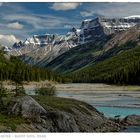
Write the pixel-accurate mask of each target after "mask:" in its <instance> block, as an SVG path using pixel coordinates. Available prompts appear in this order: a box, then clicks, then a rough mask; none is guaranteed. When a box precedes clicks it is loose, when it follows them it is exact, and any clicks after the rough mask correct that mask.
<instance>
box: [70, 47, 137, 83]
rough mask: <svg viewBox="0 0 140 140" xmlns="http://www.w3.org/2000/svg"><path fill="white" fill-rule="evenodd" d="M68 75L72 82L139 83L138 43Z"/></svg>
mask: <svg viewBox="0 0 140 140" xmlns="http://www.w3.org/2000/svg"><path fill="white" fill-rule="evenodd" d="M69 76H70V77H73V81H74V82H90V83H92V82H97V83H100V82H102V83H109V84H140V45H139V46H136V47H134V48H132V49H130V50H127V51H125V52H123V53H121V54H118V55H116V56H113V57H111V58H108V59H106V60H104V61H101V62H99V63H97V64H95V65H92V66H88V67H86V68H84V69H83V70H79V71H77V72H74V73H73V74H72V75H69Z"/></svg>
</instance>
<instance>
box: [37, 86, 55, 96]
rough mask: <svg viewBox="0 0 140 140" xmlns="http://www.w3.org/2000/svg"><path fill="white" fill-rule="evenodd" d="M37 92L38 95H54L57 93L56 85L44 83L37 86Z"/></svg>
mask: <svg viewBox="0 0 140 140" xmlns="http://www.w3.org/2000/svg"><path fill="white" fill-rule="evenodd" d="M35 93H36V94H37V95H43V96H53V95H55V93H56V87H55V86H53V85H50V84H48V85H42V86H41V87H37V88H36V89H35Z"/></svg>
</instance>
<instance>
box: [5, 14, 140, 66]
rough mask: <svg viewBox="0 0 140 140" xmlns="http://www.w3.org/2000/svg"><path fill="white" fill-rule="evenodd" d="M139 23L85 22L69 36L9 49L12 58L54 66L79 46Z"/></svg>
mask: <svg viewBox="0 0 140 140" xmlns="http://www.w3.org/2000/svg"><path fill="white" fill-rule="evenodd" d="M139 23H140V18H139V17H135V18H134V16H133V17H130V18H128V17H126V18H112V19H109V18H99V17H95V18H93V19H87V20H84V21H82V23H81V26H80V27H79V28H74V27H73V28H72V29H71V30H70V31H69V32H68V33H67V34H66V35H57V34H45V35H34V36H33V37H29V38H27V39H26V40H25V41H24V42H21V41H20V42H19V43H15V44H14V45H13V46H12V48H9V49H7V50H8V53H9V54H10V55H14V56H20V58H21V59H22V60H23V61H25V62H26V63H28V64H32V65H35V64H38V63H39V64H41V65H43V63H44V62H45V63H46V62H47V63H49V62H51V61H52V60H53V59H55V58H56V57H57V56H59V55H61V54H63V53H64V52H66V51H68V50H70V49H71V48H74V47H76V46H78V45H82V44H86V43H89V42H94V41H96V40H97V39H103V38H106V37H107V36H108V35H110V34H114V33H117V32H120V31H124V30H128V29H130V28H132V27H134V26H136V25H137V24H139Z"/></svg>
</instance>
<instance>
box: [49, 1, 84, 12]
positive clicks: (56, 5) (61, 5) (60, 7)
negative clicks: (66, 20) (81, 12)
mask: <svg viewBox="0 0 140 140" xmlns="http://www.w3.org/2000/svg"><path fill="white" fill-rule="evenodd" d="M80 5H82V3H80V2H79V3H66V2H65V3H59V2H57V3H54V4H53V5H52V7H51V9H54V10H56V11H59V10H63V11H65V10H72V9H76V8H77V7H78V6H80Z"/></svg>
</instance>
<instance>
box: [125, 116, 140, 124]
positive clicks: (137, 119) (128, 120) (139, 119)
mask: <svg viewBox="0 0 140 140" xmlns="http://www.w3.org/2000/svg"><path fill="white" fill-rule="evenodd" d="M122 122H123V123H125V124H126V125H138V126H140V115H129V116H127V117H125V118H124V119H123V121H122Z"/></svg>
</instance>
